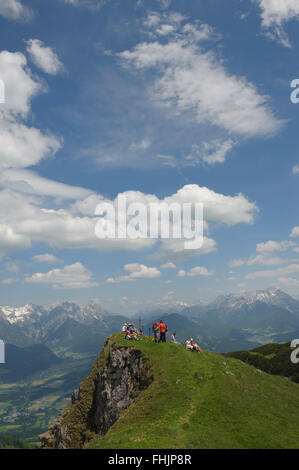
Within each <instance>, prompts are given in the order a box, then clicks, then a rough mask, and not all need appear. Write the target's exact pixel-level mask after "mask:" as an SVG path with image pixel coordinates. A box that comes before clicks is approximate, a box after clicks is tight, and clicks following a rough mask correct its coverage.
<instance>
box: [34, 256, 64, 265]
mask: <svg viewBox="0 0 299 470" xmlns="http://www.w3.org/2000/svg"><path fill="white" fill-rule="evenodd" d="M32 259H33V261H36V262H37V263H48V264H56V263H62V261H61V259H59V258H57V256H55V255H52V254H50V253H44V254H41V255H35V256H33V258H32Z"/></svg>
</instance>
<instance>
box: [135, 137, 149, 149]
mask: <svg viewBox="0 0 299 470" xmlns="http://www.w3.org/2000/svg"><path fill="white" fill-rule="evenodd" d="M151 144H152V142H151V141H150V139H147V138H145V139H142V140H141V141H140V142H132V144H131V147H130V148H131V149H132V150H146V149H148V148H149V147H150V146H151Z"/></svg>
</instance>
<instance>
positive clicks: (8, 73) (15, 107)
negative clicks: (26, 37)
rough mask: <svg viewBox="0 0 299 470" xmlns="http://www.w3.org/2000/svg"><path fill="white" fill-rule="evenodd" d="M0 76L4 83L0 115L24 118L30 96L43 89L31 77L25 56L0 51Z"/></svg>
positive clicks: (38, 82) (28, 108)
mask: <svg viewBox="0 0 299 470" xmlns="http://www.w3.org/2000/svg"><path fill="white" fill-rule="evenodd" d="M0 76H1V79H2V80H3V81H4V83H5V106H3V107H1V114H0V116H1V115H2V117H3V115H5V116H6V117H9V118H10V119H12V117H15V116H21V117H22V118H25V117H26V116H27V115H28V113H29V111H30V102H31V100H32V98H33V97H34V96H36V95H37V94H38V93H41V92H42V91H45V87H44V86H43V85H42V83H41V82H40V81H39V80H38V78H37V77H33V75H32V73H31V71H30V70H29V68H28V66H27V60H26V57H25V56H24V54H22V53H20V52H8V51H1V52H0Z"/></svg>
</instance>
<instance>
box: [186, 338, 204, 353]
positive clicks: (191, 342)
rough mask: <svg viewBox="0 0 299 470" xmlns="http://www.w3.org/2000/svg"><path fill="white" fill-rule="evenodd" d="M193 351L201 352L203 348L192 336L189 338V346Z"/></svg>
mask: <svg viewBox="0 0 299 470" xmlns="http://www.w3.org/2000/svg"><path fill="white" fill-rule="evenodd" d="M188 349H190V350H191V351H196V352H201V351H202V350H201V348H200V347H199V346H198V344H196V343H194V341H193V338H190V340H189V348H188Z"/></svg>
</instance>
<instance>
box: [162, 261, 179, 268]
mask: <svg viewBox="0 0 299 470" xmlns="http://www.w3.org/2000/svg"><path fill="white" fill-rule="evenodd" d="M160 268H161V269H175V268H176V265H175V264H174V263H172V262H171V261H170V262H168V263H164V264H161V266H160Z"/></svg>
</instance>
